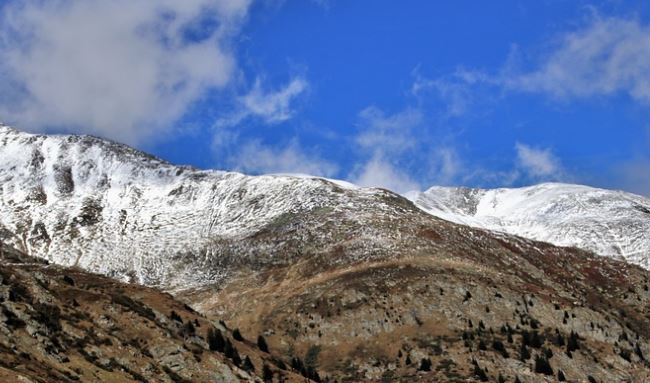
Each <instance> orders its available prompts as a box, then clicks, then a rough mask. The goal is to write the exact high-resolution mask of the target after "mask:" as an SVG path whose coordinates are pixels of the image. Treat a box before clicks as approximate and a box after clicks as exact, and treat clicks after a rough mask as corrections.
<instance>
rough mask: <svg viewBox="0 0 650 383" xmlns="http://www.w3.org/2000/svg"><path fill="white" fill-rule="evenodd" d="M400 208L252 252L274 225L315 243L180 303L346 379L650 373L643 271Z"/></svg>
mask: <svg viewBox="0 0 650 383" xmlns="http://www.w3.org/2000/svg"><path fill="white" fill-rule="evenodd" d="M405 211H406V213H405V214H404V215H402V216H401V217H399V216H398V217H397V218H390V219H388V220H387V219H386V218H382V220H383V221H382V222H380V223H378V224H377V225H375V226H373V227H370V229H369V226H372V225H373V223H372V222H368V221H365V222H361V223H357V222H354V221H344V222H342V223H338V224H337V225H338V227H332V228H331V230H330V229H328V226H327V225H328V223H327V220H326V219H323V217H322V216H319V217H318V218H317V219H318V222H313V223H310V219H312V218H310V217H309V216H304V217H301V218H300V219H301V222H298V223H296V222H292V223H290V224H287V225H286V226H283V227H280V228H278V227H273V228H270V229H269V230H268V232H262V233H261V234H258V235H257V236H256V237H252V238H250V239H249V240H250V242H251V246H253V245H255V241H260V238H263V237H264V236H266V237H268V238H273V237H274V232H283V233H285V235H288V234H286V233H288V232H289V233H291V231H293V232H292V233H291V236H293V237H301V238H316V239H317V240H314V241H311V243H310V245H311V246H312V249H305V248H306V245H302V244H300V243H298V245H297V246H305V248H296V247H294V248H293V249H292V252H293V253H299V254H300V257H295V256H291V257H289V258H290V259H291V261H290V262H286V263H284V264H281V263H278V264H275V265H273V266H271V267H248V268H242V269H241V270H240V272H239V273H236V274H233V275H232V276H231V278H230V280H229V281H228V283H226V284H225V285H220V286H215V287H213V288H205V289H199V290H193V291H186V292H184V293H182V294H181V297H182V298H183V299H185V300H186V301H188V302H189V303H191V304H192V305H193V307H195V308H196V309H197V310H199V311H201V312H203V313H205V314H206V315H207V316H208V317H211V316H218V317H223V318H225V319H227V321H228V322H229V323H233V325H234V326H237V327H239V328H241V329H242V332H243V333H244V334H245V336H249V337H255V336H257V334H266V336H267V339H268V340H269V343H270V345H271V348H272V350H273V351H274V352H276V353H278V354H283V355H284V356H285V358H286V360H291V359H294V358H297V359H299V360H300V361H301V362H302V363H303V364H305V363H309V364H310V365H312V366H314V368H317V369H318V370H319V371H320V372H321V375H327V376H330V377H332V378H336V379H338V380H339V381H405V382H408V381H459V382H460V381H481V380H482V379H485V378H487V379H488V380H489V381H498V379H499V375H501V377H502V378H503V379H504V381H510V382H512V381H515V379H516V378H519V379H520V381H522V382H539V381H556V380H557V379H558V374H559V372H560V371H562V374H563V375H564V376H565V377H566V379H567V380H569V381H579V382H582V381H584V382H586V381H588V379H589V378H590V377H591V378H592V379H595V380H596V381H598V382H613V381H631V382H643V381H648V380H650V368H649V364H648V363H647V362H646V360H645V357H646V355H648V356H650V343H649V339H650V309H649V306H648V303H649V302H650V292H648V285H649V284H650V282H649V281H650V273H648V271H646V270H643V269H640V268H639V267H635V266H631V265H628V264H625V263H622V262H618V261H614V260H611V259H605V258H601V257H596V256H594V255H593V254H590V253H587V252H584V251H580V250H576V249H571V248H558V247H554V246H551V245H548V244H544V243H538V242H532V241H527V240H523V239H520V238H516V237H512V236H501V235H495V234H492V233H488V232H483V231H480V230H475V229H470V228H466V227H462V226H458V225H454V224H451V223H447V222H444V221H441V220H437V219H433V218H430V217H426V216H423V215H421V214H419V213H417V212H414V211H409V209H408V207H406V208H405ZM340 218H341V217H338V219H340ZM335 221H336V220H332V222H335ZM381 225H386V226H385V228H384V230H385V232H386V238H389V237H390V238H391V240H390V241H388V240H387V241H386V243H387V244H386V248H385V249H380V251H377V252H375V254H379V255H376V256H370V257H368V258H367V259H360V260H359V259H358V256H357V255H358V254H359V248H360V247H361V246H363V242H362V241H363V234H362V233H363V231H364V230H365V231H367V230H374V231H375V232H376V233H381V229H382V228H381ZM310 227H315V228H316V227H317V228H318V230H323V233H322V235H324V236H327V238H326V240H320V239H318V235H319V233H318V232H317V231H316V229H315V230H310V229H309V228H310ZM341 227H345V230H341V229H340V228H341ZM301 230H302V231H301ZM357 234H358V235H357ZM319 241H321V242H322V243H326V244H325V245H324V246H320V247H318V248H317V249H313V248H314V247H317V246H314V245H313V244H314V243H316V244H319ZM373 250H374V249H373ZM349 254H353V255H354V257H352V256H349ZM273 257H276V258H281V254H280V255H278V254H273ZM350 259H355V260H354V261H350ZM572 332H573V333H575V334H578V337H577V338H576V337H575V335H574V336H573V337H574V339H573V343H574V344H572V346H576V344H575V343H577V346H578V347H579V348H577V349H575V347H570V349H569V350H568V349H567V343H568V340H569V339H570V338H571V337H572V335H571V334H572ZM522 345H523V346H525V350H526V351H527V352H528V353H529V354H530V357H527V355H526V353H527V352H526V351H523V354H524V355H523V356H524V357H522V356H521V354H522V348H524V347H523V346H522ZM536 359H539V360H538V361H536ZM422 360H425V363H424V365H423V364H422ZM428 361H430V362H431V368H430V371H418V370H419V369H421V367H424V369H425V370H427V368H426V367H427V366H426V364H427V362H428ZM545 362H548V365H549V366H550V370H549V369H545V368H543V367H544V364H545ZM544 373H550V374H551V375H545V374H544Z"/></svg>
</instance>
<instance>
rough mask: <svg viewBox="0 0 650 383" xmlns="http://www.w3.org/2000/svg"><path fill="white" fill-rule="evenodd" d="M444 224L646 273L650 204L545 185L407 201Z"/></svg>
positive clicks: (445, 191) (435, 191) (456, 191)
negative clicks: (586, 253)
mask: <svg viewBox="0 0 650 383" xmlns="http://www.w3.org/2000/svg"><path fill="white" fill-rule="evenodd" d="M407 197H408V198H409V199H411V200H412V201H413V202H414V203H415V204H416V205H417V206H418V207H420V208H422V209H423V210H425V211H427V212H429V213H431V214H433V215H435V216H437V217H440V218H443V219H446V220H449V221H452V222H456V223H459V224H463V225H469V226H474V227H479V228H484V229H488V230H496V231H501V232H504V233H509V234H514V235H519V236H522V237H525V238H531V239H535V240H538V241H544V242H549V243H552V244H554V245H557V246H576V247H579V248H582V249H586V250H590V251H593V252H595V253H596V254H599V255H603V256H609V257H616V258H620V259H623V260H626V261H628V262H632V263H635V264H638V265H640V266H642V267H645V268H650V199H648V198H644V197H641V196H638V195H634V194H630V193H625V192H621V191H612V190H604V189H596V188H591V187H587V186H581V185H567V184H558V183H547V184H541V185H536V186H530V187H524V188H519V189H493V190H485V189H471V188H452V187H437V186H436V187H432V188H431V189H429V190H427V191H425V192H422V193H409V194H408V195H407Z"/></svg>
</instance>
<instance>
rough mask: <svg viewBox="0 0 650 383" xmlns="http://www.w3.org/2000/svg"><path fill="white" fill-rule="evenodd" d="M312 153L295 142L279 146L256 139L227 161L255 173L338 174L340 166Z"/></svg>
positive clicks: (329, 175) (238, 167)
mask: <svg viewBox="0 0 650 383" xmlns="http://www.w3.org/2000/svg"><path fill="white" fill-rule="evenodd" d="M310 152H311V153H307V152H306V151H305V150H304V149H303V148H302V146H301V145H300V143H299V142H298V140H295V139H294V140H292V141H291V142H290V143H288V144H287V145H285V146H279V147H278V146H270V145H265V144H263V143H262V142H261V141H259V140H255V141H252V142H247V143H243V144H241V145H239V148H238V150H237V151H236V153H235V154H234V155H232V156H231V157H230V158H228V159H227V161H228V162H229V163H230V165H231V166H232V167H233V168H234V169H235V170H238V171H241V172H245V173H251V174H269V173H294V174H295V173H297V174H309V175H313V176H320V177H333V176H334V175H335V174H336V173H337V171H338V166H337V165H335V164H333V163H331V162H329V161H327V160H324V159H323V158H321V157H320V156H318V155H317V154H314V153H313V152H314V151H313V150H311V151H310Z"/></svg>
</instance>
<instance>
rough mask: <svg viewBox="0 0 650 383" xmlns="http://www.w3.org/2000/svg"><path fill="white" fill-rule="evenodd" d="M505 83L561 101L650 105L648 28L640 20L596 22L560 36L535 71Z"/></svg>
mask: <svg viewBox="0 0 650 383" xmlns="http://www.w3.org/2000/svg"><path fill="white" fill-rule="evenodd" d="M503 83H504V85H506V86H507V87H509V88H513V89H517V90H523V91H531V92H543V93H547V94H550V95H552V96H554V97H556V98H559V99H564V98H569V97H591V96H607V95H612V94H616V93H619V92H622V93H626V94H628V95H629V96H630V97H632V98H633V99H635V100H637V101H640V102H643V103H646V104H647V103H650V28H649V27H648V26H646V25H642V24H641V23H639V21H638V20H632V19H621V18H601V17H594V18H593V19H592V20H591V22H590V23H589V24H588V25H586V26H585V27H583V28H582V29H579V30H576V31H573V32H570V33H567V34H565V35H563V36H561V37H560V39H559V44H557V45H556V46H555V47H554V49H553V50H552V51H551V52H550V53H549V54H548V55H547V57H545V58H544V59H543V60H542V61H541V64H540V65H539V68H538V69H537V70H535V71H532V72H529V73H524V74H512V73H510V74H508V73H507V76H506V77H505V78H504V79H503Z"/></svg>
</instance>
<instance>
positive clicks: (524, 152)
mask: <svg viewBox="0 0 650 383" xmlns="http://www.w3.org/2000/svg"><path fill="white" fill-rule="evenodd" d="M515 150H516V151H517V161H516V167H517V168H518V169H519V170H521V171H523V173H524V175H525V176H527V177H528V178H532V179H534V180H543V181H551V180H560V179H562V178H563V173H564V170H563V169H562V165H561V163H560V160H559V159H558V158H557V157H556V156H555V155H554V154H553V152H552V151H551V150H550V149H541V148H535V147H532V146H529V145H526V144H522V143H519V142H518V143H516V144H515Z"/></svg>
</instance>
